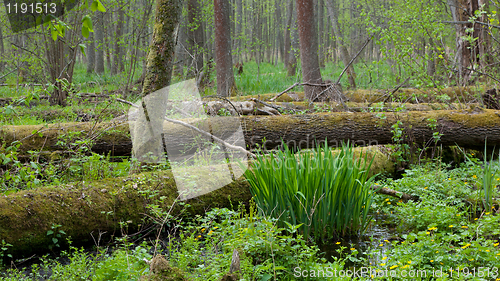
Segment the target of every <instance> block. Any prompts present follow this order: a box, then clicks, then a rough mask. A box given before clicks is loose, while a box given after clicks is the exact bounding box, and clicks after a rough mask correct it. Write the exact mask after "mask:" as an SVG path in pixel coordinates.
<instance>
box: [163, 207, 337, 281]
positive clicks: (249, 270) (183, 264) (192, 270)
mask: <svg viewBox="0 0 500 281" xmlns="http://www.w3.org/2000/svg"><path fill="white" fill-rule="evenodd" d="M196 221H198V222H200V224H198V223H197V224H195V225H191V226H187V227H185V229H184V230H183V231H182V233H181V234H180V238H181V239H180V243H175V242H172V243H171V244H170V245H169V253H170V256H169V260H170V262H172V263H173V264H174V265H176V266H177V267H179V268H180V269H181V270H182V271H184V272H186V273H187V274H188V275H187V277H188V278H189V279H190V280H214V281H218V280H220V279H221V277H222V275H224V273H226V272H228V269H229V265H230V262H231V256H232V253H233V250H234V249H237V250H238V252H239V255H240V267H241V272H240V278H241V279H244V280H268V279H269V278H273V279H274V278H276V280H292V279H294V276H293V273H294V272H293V268H295V267H297V266H299V267H301V268H302V269H304V270H305V269H308V270H310V269H314V268H318V267H331V268H332V270H333V269H336V270H341V269H342V268H343V265H344V260H340V259H336V260H335V262H333V263H329V262H327V261H326V260H325V259H324V258H319V257H318V256H319V250H318V248H317V247H315V246H310V245H308V243H306V240H305V238H304V237H303V236H302V235H300V234H297V233H296V231H297V226H292V225H290V224H288V225H286V226H285V227H283V228H280V227H278V226H277V220H276V219H271V218H266V217H261V216H258V215H257V214H256V211H255V205H254V204H250V210H249V212H248V213H246V212H245V211H240V212H235V211H231V210H228V209H213V210H212V211H210V212H207V213H206V215H205V216H203V217H198V218H197V219H196ZM170 241H172V240H170ZM319 280H322V279H319Z"/></svg>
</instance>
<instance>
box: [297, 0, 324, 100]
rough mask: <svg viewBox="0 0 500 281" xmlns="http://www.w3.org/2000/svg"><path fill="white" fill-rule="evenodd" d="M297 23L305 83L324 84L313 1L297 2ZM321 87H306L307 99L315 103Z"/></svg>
mask: <svg viewBox="0 0 500 281" xmlns="http://www.w3.org/2000/svg"><path fill="white" fill-rule="evenodd" d="M296 3H297V22H298V28H299V37H300V62H301V65H302V78H303V80H304V82H307V83H312V84H320V83H322V79H321V72H320V69H319V61H318V41H317V36H316V32H317V31H316V24H315V20H314V5H313V0H297V1H296ZM320 92H321V87H316V86H304V93H305V97H306V98H307V99H308V100H310V101H315V100H316V99H317V95H318V94H319V93H320Z"/></svg>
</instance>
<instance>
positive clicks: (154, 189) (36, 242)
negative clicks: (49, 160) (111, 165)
mask: <svg viewBox="0 0 500 281" xmlns="http://www.w3.org/2000/svg"><path fill="white" fill-rule="evenodd" d="M177 197H178V192H177V188H176V184H175V181H174V177H173V175H172V173H171V172H170V171H161V172H151V173H143V174H139V175H133V176H129V177H123V178H110V179H104V180H101V181H94V182H79V183H74V184H65V185H61V186H50V187H40V188H37V189H33V190H23V191H19V192H16V193H12V194H8V195H0V240H4V241H5V242H6V243H9V244H11V245H12V247H8V250H7V251H6V252H4V254H12V255H13V256H14V257H21V256H26V255H31V254H33V253H46V252H47V251H48V250H49V249H50V248H52V247H53V246H55V242H54V241H53V240H52V238H55V237H54V236H52V235H49V234H48V233H47V232H48V231H49V230H50V231H54V229H53V228H52V227H53V226H55V225H59V227H57V230H56V231H55V232H57V231H59V230H62V231H64V233H65V235H63V237H60V238H59V241H58V242H57V243H58V244H60V245H61V246H62V245H64V244H65V238H67V237H69V236H70V237H71V239H72V241H73V242H74V243H75V244H77V245H82V244H89V243H90V244H93V243H94V241H93V238H92V235H93V236H94V237H99V235H100V234H102V233H106V237H107V238H110V237H112V236H119V235H120V233H121V229H120V225H121V223H124V222H127V228H128V231H129V233H128V234H131V233H134V231H140V230H141V229H144V228H145V227H147V226H151V224H152V222H151V221H147V219H146V214H148V215H152V213H151V209H150V208H148V205H151V204H153V205H158V206H159V207H160V208H162V209H164V210H165V211H169V209H170V207H171V205H172V204H174V201H175V199H176V198H177ZM250 198H251V195H250V192H249V189H248V186H247V182H246V181H244V180H243V179H240V180H237V181H234V182H232V183H231V184H229V185H227V186H225V187H223V188H221V189H218V190H215V191H213V192H211V193H208V194H205V195H202V196H200V197H197V198H194V199H190V200H187V201H186V203H187V204H189V207H188V208H187V209H185V211H187V212H189V214H190V215H195V214H203V213H204V212H205V210H207V209H210V208H213V207H220V208H222V207H228V208H229V207H230V206H231V204H233V205H234V206H238V202H248V201H249V200H250ZM181 211H182V208H181V207H180V206H179V205H176V207H174V209H173V211H172V213H171V215H173V216H177V215H178V214H179V213H180V212H181ZM141 227H142V228H141ZM110 241H111V240H110ZM51 246H52V247H51Z"/></svg>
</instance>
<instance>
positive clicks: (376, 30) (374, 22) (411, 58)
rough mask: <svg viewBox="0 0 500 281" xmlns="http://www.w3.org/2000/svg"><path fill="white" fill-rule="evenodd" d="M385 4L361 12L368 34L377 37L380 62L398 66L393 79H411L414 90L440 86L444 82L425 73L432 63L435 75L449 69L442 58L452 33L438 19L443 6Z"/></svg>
mask: <svg viewBox="0 0 500 281" xmlns="http://www.w3.org/2000/svg"><path fill="white" fill-rule="evenodd" d="M388 5H389V6H379V7H376V8H373V9H370V10H368V9H363V11H362V12H361V17H362V18H363V19H364V21H365V26H366V28H367V30H368V32H369V33H370V34H372V35H374V36H375V38H377V39H376V40H377V44H379V45H380V51H381V53H382V55H383V56H384V59H382V60H386V61H387V60H390V61H391V62H392V63H394V64H395V65H397V71H398V72H397V73H395V74H396V76H397V77H398V78H399V79H406V78H407V77H411V78H413V79H412V84H414V85H415V86H416V87H437V86H439V85H443V82H444V81H439V79H437V78H436V76H437V75H435V74H434V73H428V71H427V66H428V64H429V63H431V62H432V63H434V64H435V65H436V74H439V75H442V76H445V75H446V74H447V72H448V71H449V70H448V69H451V66H449V65H447V63H448V62H449V61H451V60H452V59H449V58H447V59H445V58H444V57H443V56H448V55H447V54H445V52H444V49H445V48H446V45H445V40H446V38H448V35H449V34H450V31H451V30H450V29H447V28H446V26H445V24H444V23H442V22H441V21H440V20H438V19H441V18H443V17H444V15H445V11H444V9H443V6H442V5H429V3H427V2H426V1H424V0H415V1H400V0H398V1H391V2H390V3H389V4H388ZM380 17H383V18H385V19H386V20H385V21H384V22H385V24H383V25H381V24H379V18H380ZM451 34H452V33H451ZM422 42H425V43H424V44H422ZM450 57H452V54H450ZM395 69H396V68H395ZM396 84H398V83H396ZM393 85H394V84H393Z"/></svg>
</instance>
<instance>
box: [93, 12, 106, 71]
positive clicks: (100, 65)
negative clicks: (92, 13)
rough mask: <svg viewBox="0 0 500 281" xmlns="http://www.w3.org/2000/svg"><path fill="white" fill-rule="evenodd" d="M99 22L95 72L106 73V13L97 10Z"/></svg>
mask: <svg viewBox="0 0 500 281" xmlns="http://www.w3.org/2000/svg"><path fill="white" fill-rule="evenodd" d="M96 13H97V22H96V24H95V44H96V51H95V72H96V73H97V74H103V73H104V13H102V12H99V11H97V12H96Z"/></svg>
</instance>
